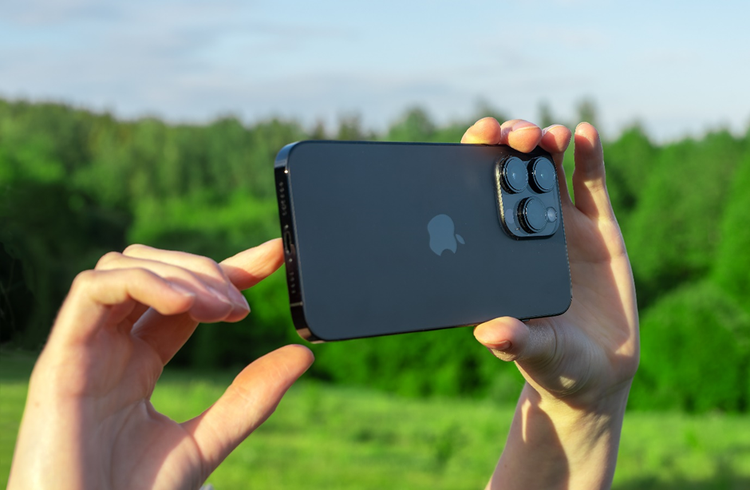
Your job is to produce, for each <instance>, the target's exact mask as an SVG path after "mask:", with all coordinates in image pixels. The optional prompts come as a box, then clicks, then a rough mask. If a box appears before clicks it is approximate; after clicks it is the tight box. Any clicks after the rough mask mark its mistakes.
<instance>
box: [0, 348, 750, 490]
mask: <svg viewBox="0 0 750 490" xmlns="http://www.w3.org/2000/svg"><path fill="white" fill-rule="evenodd" d="M33 362H34V356H33V355H31V354H28V353H24V352H22V351H8V350H3V351H1V352H0V485H4V484H6V483H7V478H8V474H9V471H10V462H11V458H12V453H13V446H14V443H15V437H16V432H17V430H18V425H19V423H20V419H21V414H22V412H23V404H24V399H25V396H26V390H27V386H28V376H29V374H30V372H31V369H32V366H33ZM232 376H233V374H232V373H230V372H220V371H213V372H199V371H195V370H185V369H176V370H169V369H168V370H166V371H165V373H164V375H163V376H162V379H161V380H160V382H159V384H158V386H157V389H156V391H155V393H154V395H153V397H152V402H153V404H154V406H155V407H156V408H157V409H158V410H160V411H163V412H164V413H166V414H168V415H170V416H171V417H173V418H174V419H176V420H180V421H181V420H186V419H189V418H190V417H193V416H195V415H198V414H199V413H200V412H201V411H202V410H203V409H204V408H205V407H207V406H208V405H209V404H210V403H212V402H213V401H214V400H216V398H218V397H219V396H220V394H221V393H222V391H223V389H224V387H225V386H227V385H228V383H229V382H230V381H231V379H232ZM511 403H512V402H509V403H507V404H502V403H497V402H491V401H489V400H486V399H485V400H481V399H479V400H477V399H466V398H463V399H462V398H450V399H447V398H439V397H429V398H423V399H418V398H410V397H401V396H397V395H394V394H389V393H386V392H383V391H378V390H373V389H367V388H362V387H356V388H354V387H342V386H334V385H329V384H325V383H322V382H320V381H316V380H312V379H309V378H303V380H302V381H301V382H300V383H298V384H297V385H296V386H294V387H293V388H292V389H291V391H290V392H289V393H288V395H287V396H286V397H285V398H284V400H283V401H282V403H281V405H280V406H279V408H278V410H277V411H276V413H275V414H274V415H273V416H272V417H271V418H270V419H269V420H268V421H267V422H266V423H265V424H264V425H263V426H261V427H260V429H258V430H257V431H256V432H255V433H254V434H252V435H251V436H250V438H249V439H248V440H247V441H245V442H244V443H243V444H242V445H240V447H239V448H238V449H237V450H236V451H235V452H234V453H232V455H231V456H230V457H229V458H228V459H227V460H226V461H225V462H224V463H223V464H222V465H221V466H220V467H219V468H218V469H217V470H216V471H215V472H214V473H213V474H212V475H211V476H210V477H209V479H208V482H209V483H211V484H212V485H213V486H214V487H215V488H216V489H217V490H224V489H241V488H262V489H266V488H274V489H287V488H290V489H291V488H295V489H296V488H308V489H316V488H321V489H323V488H325V489H358V490H366V489H382V488H396V489H401V488H403V489H422V488H424V489H427V488H431V489H477V488H483V487H484V484H485V482H486V479H487V478H488V477H489V475H490V473H491V472H492V468H493V467H494V464H495V461H496V459H497V457H498V456H499V454H500V452H501V451H502V448H503V443H504V440H505V437H506V435H507V432H508V429H509V425H510V421H511V417H512V415H513V406H512V405H511ZM613 488H615V489H621V490H626V489H633V490H635V489H675V490H676V489H687V490H697V489H745V488H750V417H748V416H747V415H738V414H724V413H720V412H713V413H707V414H701V415H690V414H685V413H680V412H639V411H631V412H629V413H628V414H627V416H626V418H625V426H624V430H623V437H622V444H621V448H620V457H619V462H618V467H617V472H616V473H615V483H614V487H613Z"/></svg>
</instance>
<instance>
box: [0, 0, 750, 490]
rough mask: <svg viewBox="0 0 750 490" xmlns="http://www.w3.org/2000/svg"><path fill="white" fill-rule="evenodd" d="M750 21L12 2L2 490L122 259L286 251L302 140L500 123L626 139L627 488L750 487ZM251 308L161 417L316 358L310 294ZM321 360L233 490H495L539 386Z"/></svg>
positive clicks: (651, 10)
mask: <svg viewBox="0 0 750 490" xmlns="http://www.w3.org/2000/svg"><path fill="white" fill-rule="evenodd" d="M748 19H750V4H747V3H746V2H740V1H735V2H731V1H717V2H712V3H711V4H710V5H707V4H705V2H697V1H681V2H677V1H668V2H645V1H633V2H612V1H587V0H539V1H529V2H484V1H465V2H461V4H460V5H459V4H458V3H455V2H445V1H430V2H428V1H414V2H403V1H401V2H395V1H391V0H382V1H380V2H376V3H372V2H370V3H368V4H358V3H356V2H344V1H319V2H301V1H286V2H285V1H276V2H269V1H248V2H242V1H238V0H214V1H210V2H209V1H187V0H183V1H178V0H165V1H151V2H145V1H143V0H134V1H131V2H112V1H94V0H56V1H51V0H27V1H25V2H15V3H9V2H5V3H3V4H0V368H1V369H0V390H2V391H1V392H0V424H2V425H0V428H1V429H2V430H0V480H2V478H7V474H8V469H9V465H10V455H11V454H12V448H13V444H14V440H15V431H16V430H17V427H18V423H19V421H20V414H21V411H22V407H23V400H24V397H25V389H26V388H25V387H26V383H27V379H28V374H29V372H30V369H31V366H32V365H33V360H34V357H35V355H36V354H37V353H38V352H39V350H40V349H41V347H42V346H43V344H44V342H45V339H46V336H47V334H48V332H49V328H50V326H51V324H52V322H53V320H54V316H55V314H56V311H57V309H58V307H59V305H60V303H61V301H62V299H63V298H64V296H65V294H66V292H67V289H68V287H69V285H70V282H71V281H72V279H73V277H74V276H75V275H76V274H77V273H78V272H80V271H81V270H84V269H86V268H91V267H93V266H94V264H95V263H96V260H97V259H98V258H99V257H100V256H101V255H102V254H104V253H106V252H107V251H110V250H122V249H123V248H124V247H125V246H127V244H129V243H134V242H139V243H146V244H149V245H152V246H156V247H162V248H170V249H179V250H186V251H190V252H194V253H199V254H203V255H207V256H210V257H212V258H214V259H216V260H217V261H218V260H221V259H223V258H225V257H227V256H229V255H232V254H234V253H236V252H237V251H239V250H242V249H244V248H247V247H250V246H253V245H255V244H258V243H260V242H262V241H265V240H268V239H270V238H273V237H276V236H278V235H279V228H278V222H277V215H276V203H275V195H274V188H273V174H272V164H273V160H274V157H275V155H276V152H277V151H278V150H279V149H280V148H281V147H282V146H283V145H285V144H287V143H290V142H293V141H296V140H300V139H322V138H325V139H365V140H389V141H434V142H457V141H459V140H460V137H461V135H462V134H463V132H464V130H465V129H466V128H467V127H468V126H470V125H471V124H472V123H473V122H474V121H475V120H476V119H477V118H479V117H482V116H487V115H489V116H495V117H497V118H498V119H500V120H503V119H506V118H524V119H528V120H531V121H533V122H536V123H538V124H540V125H543V126H545V125H548V124H551V123H555V122H557V123H562V124H566V125H568V126H569V127H570V128H571V129H572V128H573V127H574V126H575V125H576V124H577V122H579V121H582V120H586V121H589V122H592V123H593V124H595V125H596V126H597V127H598V128H599V129H600V131H601V132H602V134H603V136H604V140H605V160H606V164H607V177H608V186H609V192H610V195H611V197H612V200H613V205H614V207H615V211H616V213H617V216H618V220H619V222H620V225H621V227H622V229H623V233H624V235H625V239H626V243H627V246H628V250H629V253H630V257H631V261H632V263H633V268H634V272H635V277H636V282H637V289H638V300H639V307H640V315H641V329H642V344H643V345H642V361H641V367H640V370H639V372H638V375H637V378H636V381H635V383H634V385H633V390H632V393H631V397H630V401H629V415H628V417H627V419H626V426H625V431H624V434H623V443H622V444H623V445H622V450H621V456H620V463H619V466H618V471H617V474H616V478H615V488H623V489H625V488H628V489H629V488H633V489H635V488H669V489H671V488H675V489H676V488H696V489H697V488H750V418H748V416H747V413H748V410H750V381H749V380H750V217H748V216H749V215H748V209H750V98H749V97H748V95H747V86H748V84H749V83H750V34H749V31H748V29H747V26H746V24H747V20H748ZM570 153H571V154H570V155H568V158H566V168H567V170H568V176H570V175H571V174H572V152H570ZM246 295H247V297H248V300H249V302H250V305H251V307H252V309H253V312H252V314H251V315H250V316H249V317H248V318H247V319H246V320H244V321H243V322H240V323H238V324H233V325H221V326H216V327H207V328H199V329H198V330H197V332H196V334H195V335H194V336H193V339H191V340H190V341H189V342H188V344H187V345H186V346H185V348H184V349H183V350H182V351H181V352H180V353H179V354H178V355H177V356H176V358H175V359H174V360H173V362H172V363H171V364H170V366H169V368H168V370H167V372H166V373H165V379H164V383H163V384H162V386H163V388H162V387H161V386H160V387H159V388H158V389H157V393H156V394H155V395H154V396H155V398H154V403H155V404H156V405H157V408H160V407H161V408H163V409H164V410H165V411H167V413H169V414H170V415H172V416H174V417H177V418H180V417H182V418H183V419H184V418H187V417H191V416H194V415H196V414H197V413H200V410H201V409H202V408H205V406H207V405H208V404H209V403H211V401H213V400H214V399H215V397H216V396H218V394H219V393H220V392H221V389H222V387H223V386H225V385H226V383H227V382H228V381H229V380H231V377H232V374H233V373H236V372H237V371H238V370H239V369H240V368H241V367H242V366H244V365H245V364H247V363H248V362H249V361H251V360H252V359H254V358H256V357H258V356H260V355H262V354H263V353H265V352H268V351H269V350H271V349H273V348H275V347H278V346H280V345H283V344H285V343H288V342H299V341H300V340H299V338H298V337H297V335H296V333H295V332H294V328H293V326H292V324H291V320H290V317H289V311H288V298H287V296H286V286H285V282H284V277H283V275H282V273H277V274H275V275H273V276H272V277H271V278H269V279H268V280H267V281H265V282H263V283H262V284H260V285H258V286H257V287H255V288H253V289H252V290H250V291H248V292H247V293H246ZM311 348H312V349H313V351H314V352H315V355H316V358H317V361H316V363H315V365H314V366H313V368H312V370H311V371H310V373H309V374H307V375H306V377H305V378H304V380H303V382H302V383H301V384H300V386H299V387H298V388H297V389H296V391H293V392H292V393H291V395H290V400H287V401H285V402H284V403H282V407H281V408H280V410H279V412H278V413H277V415H275V416H274V417H273V418H272V419H271V421H270V422H269V424H267V427H266V426H264V428H262V429H261V431H260V432H259V433H258V434H256V435H255V436H253V438H251V440H250V441H249V442H248V443H246V444H244V445H243V446H241V447H240V449H239V450H238V452H237V455H236V456H235V455H233V456H232V457H231V458H230V459H229V460H227V462H226V463H225V464H224V465H223V466H222V467H221V468H220V469H219V470H217V472H216V473H215V474H214V475H213V476H212V478H211V479H209V481H214V482H215V484H217V485H218V486H217V488H220V489H223V488H237V487H238V486H239V487H244V486H245V485H247V484H248V483H253V482H255V483H258V485H259V486H260V487H261V488H266V486H264V484H263V482H266V481H267V482H274V486H275V488H287V487H288V488H292V487H296V486H300V485H301V486H303V487H307V488H382V487H383V486H385V485H394V484H396V485H397V487H398V488H422V487H425V488H426V487H428V486H429V487H431V488H476V487H480V486H482V485H484V482H485V481H486V478H488V477H489V475H490V473H491V471H492V467H493V466H494V462H495V460H496V458H497V456H498V455H499V453H500V451H501V450H502V444H503V441H504V437H505V434H506V433H507V426H508V424H509V422H510V418H511V415H512V410H513V404H514V403H515V399H516V397H517V394H518V393H519V391H520V388H521V386H522V380H521V378H520V376H519V375H518V374H517V372H516V371H515V369H514V367H513V366H508V365H503V364H502V363H500V362H499V361H497V360H496V359H495V358H494V357H492V356H491V355H490V354H489V353H488V352H486V350H485V349H484V348H482V347H481V346H479V344H477V343H476V341H474V339H473V336H472V335H471V331H470V329H453V330H448V331H440V332H432V333H421V334H415V335H401V336H395V337H388V338H379V339H369V340H360V341H350V342H345V343H340V344H330V345H328V344H326V345H315V346H311ZM160 390H161V391H160ZM175 400H181V401H182V403H177V402H175ZM186 400H190V402H189V403H188V402H185V401H186ZM160 404H161V405H160ZM398 414H400V415H401V417H398V416H396V417H394V415H398ZM396 420H397V421H396ZM467 420H468V421H471V423H470V424H467ZM290 454H293V455H294V457H293V458H291V457H290ZM274 458H275V459H274ZM291 460H295V461H301V463H300V466H299V468H297V467H295V468H292V467H290V466H289V464H288V461H291ZM332 462H333V464H331V463H332ZM336 462H341V464H336ZM365 467H366V468H368V470H367V471H365V470H363V468H365ZM395 482H401V485H398V484H397V483H395ZM404 482H406V483H404ZM278 485H280V486H278Z"/></svg>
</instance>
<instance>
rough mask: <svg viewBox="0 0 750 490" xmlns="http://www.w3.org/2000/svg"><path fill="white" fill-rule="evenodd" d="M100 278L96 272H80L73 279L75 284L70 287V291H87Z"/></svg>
mask: <svg viewBox="0 0 750 490" xmlns="http://www.w3.org/2000/svg"><path fill="white" fill-rule="evenodd" d="M98 276H99V273H98V272H97V271H95V270H85V271H82V272H79V273H78V274H77V275H76V277H75V278H73V283H72V284H71V286H70V290H71V291H77V290H80V289H86V288H87V287H90V286H91V284H92V283H93V282H94V281H96V279H97V277H98Z"/></svg>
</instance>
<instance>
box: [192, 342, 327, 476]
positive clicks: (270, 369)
mask: <svg viewBox="0 0 750 490" xmlns="http://www.w3.org/2000/svg"><path fill="white" fill-rule="evenodd" d="M313 359H314V358H313V354H312V352H310V350H309V349H308V348H307V347H304V346H301V345H287V346H285V347H282V348H280V349H277V350H275V351H273V352H271V353H269V354H266V355H265V356H263V357H261V358H260V359H257V360H255V361H254V362H253V363H251V364H250V365H249V366H247V367H246V368H245V369H243V370H242V372H241V373H240V374H239V375H237V377H236V378H235V379H234V382H232V384H231V385H230V386H229V388H227V391H226V392H224V394H223V395H222V396H221V398H219V400H218V401H217V402H216V403H214V404H213V405H212V406H211V407H210V408H209V409H208V410H206V411H205V412H203V414H201V415H199V416H198V417H195V418H194V419H192V420H188V421H187V422H185V423H184V424H182V426H183V428H184V429H185V431H186V432H188V433H189V434H191V435H192V436H193V439H194V440H195V443H196V445H197V446H198V448H199V449H200V453H201V454H202V455H203V459H204V461H203V465H202V467H203V470H204V471H206V474H204V475H203V477H206V478H207V477H208V475H209V474H210V473H211V472H212V471H213V470H214V469H216V467H217V466H219V464H220V463H221V462H222V461H223V460H224V458H226V457H227V456H228V455H229V453H230V452H232V451H233V450H234V448H236V447H237V446H238V445H239V444H240V443H241V442H242V441H243V440H245V438H247V436H248V435H250V433H252V432H253V431H254V430H255V429H256V428H257V427H258V426H260V425H261V424H262V423H263V422H265V421H266V419H267V418H268V417H270V416H271V414H272V413H273V412H274V410H276V407H277V405H278V404H279V402H280V401H281V397H283V396H284V394H285V393H286V391H287V390H288V389H289V387H290V386H291V385H292V383H294V382H295V381H296V380H297V378H299V377H300V376H301V375H302V374H303V373H304V372H305V371H307V369H308V368H309V367H310V365H311V364H312V362H313Z"/></svg>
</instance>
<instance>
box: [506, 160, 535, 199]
mask: <svg viewBox="0 0 750 490" xmlns="http://www.w3.org/2000/svg"><path fill="white" fill-rule="evenodd" d="M528 183H529V176H528V173H527V172H526V164H525V163H523V162H522V161H521V159H520V158H516V157H510V158H508V159H507V160H505V163H504V164H503V187H505V190H507V191H508V192H510V193H512V194H516V193H518V192H521V191H522V190H524V189H526V185H527V184H528Z"/></svg>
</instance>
